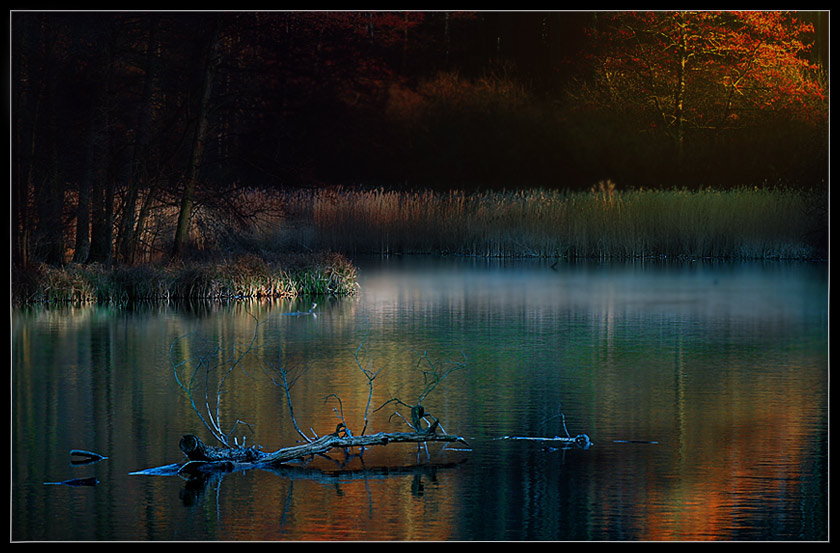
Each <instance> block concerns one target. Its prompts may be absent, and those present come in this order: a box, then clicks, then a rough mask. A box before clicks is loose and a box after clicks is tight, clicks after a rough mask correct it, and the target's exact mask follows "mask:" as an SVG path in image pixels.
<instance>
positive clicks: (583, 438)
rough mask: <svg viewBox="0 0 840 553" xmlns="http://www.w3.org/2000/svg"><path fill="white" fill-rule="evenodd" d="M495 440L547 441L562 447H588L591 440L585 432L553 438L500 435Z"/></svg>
mask: <svg viewBox="0 0 840 553" xmlns="http://www.w3.org/2000/svg"><path fill="white" fill-rule="evenodd" d="M496 439H497V440H525V441H531V442H547V443H550V444H557V445H560V446H563V447H579V448H580V449H589V447H590V446H591V445H592V441H591V440H590V439H589V436H587V435H586V434H578V435H577V436H574V437H571V436H569V437H566V438H563V437H561V436H554V437H553V438H540V437H530V436H502V437H500V438H496Z"/></svg>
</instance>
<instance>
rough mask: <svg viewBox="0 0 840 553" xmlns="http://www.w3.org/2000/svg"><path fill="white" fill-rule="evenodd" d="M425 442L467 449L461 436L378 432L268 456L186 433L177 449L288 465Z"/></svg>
mask: <svg viewBox="0 0 840 553" xmlns="http://www.w3.org/2000/svg"><path fill="white" fill-rule="evenodd" d="M428 442H448V443H452V442H460V443H463V444H465V445H467V446H469V444H467V441H466V440H465V439H464V438H463V437H461V436H455V435H451V434H435V433H432V432H378V433H376V434H368V435H363V436H351V435H348V434H345V435H340V434H339V433H338V432H335V433H333V434H327V435H325V436H322V437H320V438H318V439H317V440H315V441H312V442H309V443H305V444H300V445H294V446H289V447H284V448H281V449H278V450H277V451H274V452H271V453H266V452H263V451H261V450H259V449H257V448H256V447H248V448H245V447H239V448H225V447H213V446H209V445H207V444H205V443H204V442H202V441H201V439H199V438H198V437H197V436H194V435H192V434H187V435H185V436H184V437H182V438H181V443H180V448H181V451H182V452H183V453H184V455H186V456H187V458H188V459H189V460H190V461H197V462H204V463H228V464H229V463H235V464H237V465H241V464H248V463H251V464H261V465H263V464H283V463H289V462H292V461H297V460H301V459H306V458H308V457H312V456H314V455H321V454H324V453H327V452H328V451H330V450H331V449H347V448H352V447H370V446H376V445H387V444H391V443H428Z"/></svg>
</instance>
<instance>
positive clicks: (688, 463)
mask: <svg viewBox="0 0 840 553" xmlns="http://www.w3.org/2000/svg"><path fill="white" fill-rule="evenodd" d="M357 262H358V264H359V267H360V284H361V290H360V293H359V295H358V296H357V297H354V298H348V299H340V300H326V299H317V298H316V299H315V301H316V302H318V305H317V306H316V308H315V309H314V310H313V313H314V316H313V315H302V316H288V313H290V312H293V311H308V310H309V308H310V305H311V302H312V300H310V299H302V300H300V301H297V302H294V301H256V300H253V301H250V300H249V301H240V302H230V303H218V302H206V303H205V302H192V303H151V304H140V305H131V306H125V307H116V306H81V307H72V306H52V307H30V308H26V309H15V310H12V312H11V319H12V332H11V339H12V390H11V392H12V393H11V395H12V398H11V399H12V409H11V417H12V419H11V427H12V455H11V459H12V467H11V468H12V470H11V481H12V482H11V483H12V497H11V539H12V540H14V541H42V540H73V541H82V540H162V541H163V540H365V541H376V540H418V541H419V540H464V541H469V540H608V541H617V540H633V541H655V540H679V541H693V540H751V541H752V540H803V541H824V540H827V539H828V469H827V465H828V462H827V459H828V267H827V264H825V263H786V262H750V263H735V262H727V263H723V262H688V261H686V262H665V261H644V262H643V261H636V262H632V263H623V262H622V263H598V262H560V263H557V264H553V263H552V262H551V261H536V260H534V261H530V260H516V261H507V260H486V259H470V258H454V257H453V258H449V257H424V256H412V257H405V258H402V257H392V258H385V259H380V258H376V259H360V260H357ZM284 374H285V375H286V377H287V383H288V384H289V385H290V386H289V396H290V398H291V403H292V407H293V411H290V409H289V404H288V402H287V397H286V390H285V388H284V387H283V384H282V376H283V375H284ZM434 375H437V376H439V377H440V376H444V378H442V379H441V380H440V381H439V382H438V383H437V385H436V386H435V387H433V389H431V390H430V391H428V390H427V391H428V395H427V397H426V398H425V399H424V401H423V405H424V407H425V409H426V411H427V412H428V413H430V414H431V415H433V416H434V417H436V418H437V419H438V420H439V421H440V428H442V429H443V431H445V432H447V433H452V434H458V435H461V436H463V437H464V438H465V439H466V440H467V442H468V444H469V447H467V446H465V445H463V444H458V445H457V446H453V445H447V446H444V445H442V444H430V445H429V446H428V447H427V448H418V447H417V446H416V445H414V444H390V445H388V446H384V447H373V448H370V449H368V450H367V451H365V452H364V454H363V455H361V456H360V455H358V453H359V452H357V451H354V452H351V453H352V454H353V455H349V456H348V455H345V454H344V452H334V453H332V454H331V455H330V456H329V458H317V459H313V460H312V461H311V462H310V463H306V464H296V465H294V466H289V467H283V468H282V469H280V468H278V469H277V470H271V471H268V470H250V471H234V472H230V473H227V474H224V475H221V476H219V477H213V478H209V479H207V480H205V481H198V482H197V481H194V480H187V479H185V478H181V477H178V476H169V477H164V476H146V475H136V474H131V473H133V472H135V471H138V470H141V469H147V468H152V467H158V466H162V465H167V464H170V463H176V462H181V461H182V460H183V455H182V454H181V452H180V450H179V447H178V443H179V440H180V438H181V436H182V435H184V434H188V433H194V434H196V435H198V436H200V437H201V438H202V439H204V440H205V441H206V442H207V443H213V442H212V438H211V436H210V433H209V431H208V430H207V428H206V427H205V425H204V424H202V422H201V420H200V419H199V416H198V413H197V412H196V410H194V409H193V408H192V407H191V404H190V398H189V397H188V395H187V393H186V392H185V391H184V390H182V389H181V388H180V387H179V382H180V383H181V384H183V385H184V386H191V388H190V389H191V390H192V391H193V393H192V399H193V401H194V402H195V405H196V409H197V410H198V412H199V413H201V414H202V416H203V417H204V419H205V421H207V420H209V417H212V419H213V420H217V419H218V420H219V423H220V427H221V428H222V430H223V431H224V432H229V431H230V430H231V429H233V430H234V435H235V436H237V439H238V440H241V439H242V438H243V437H244V439H245V440H246V445H251V444H259V445H261V446H262V448H263V449H264V450H265V451H274V450H276V449H279V448H281V447H285V446H288V445H294V444H295V443H298V442H299V441H301V440H302V438H301V437H300V436H299V435H298V434H297V432H296V429H295V424H297V427H298V428H300V430H301V431H302V432H304V433H306V434H307V435H308V436H310V437H311V436H314V435H324V434H328V433H330V432H332V431H333V430H334V429H335V427H336V424H337V423H338V422H339V421H340V420H341V419H340V418H339V417H341V416H342V415H343V417H344V420H345V421H346V422H347V425H348V427H350V428H351V429H352V431H353V432H354V433H356V434H359V433H361V431H362V429H363V427H364V425H365V422H366V421H367V432H368V433H371V432H377V431H405V430H407V427H406V424H405V422H404V420H403V418H401V417H405V418H409V415H408V411H407V410H406V409H405V407H404V406H402V405H401V404H400V403H399V402H398V401H397V400H399V401H401V402H403V403H406V404H409V405H412V404H413V403H414V402H415V401H416V400H417V399H418V397H419V396H420V395H421V394H422V393H423V392H424V387H425V386H426V385H427V384H428V383H429V382H431V380H430V378H432V377H433V376H434ZM222 377H224V381H223V382H222V383H221V385H220V384H219V383H220V379H221V378H222ZM371 386H372V392H370V390H371ZM219 398H220V401H219V404H218V409H217V408H216V403H217V401H216V400H217V399H219ZM208 404H209V405H210V411H209V413H208V411H207V410H206V409H205V407H206V406H207V405H208ZM292 413H293V415H292ZM567 432H568V433H569V435H571V436H574V435H577V434H586V435H587V436H589V438H590V439H591V441H592V445H591V446H590V447H589V448H587V449H582V448H577V447H566V448H564V447H555V446H557V445H558V444H557V443H556V442H543V441H538V440H513V439H501V438H505V437H508V438H510V437H528V438H540V437H548V438H551V437H555V436H561V437H564V436H566V435H567ZM214 445H215V444H214ZM73 449H81V450H87V451H93V452H96V453H99V454H102V455H104V456H107V459H105V460H102V461H100V462H97V463H90V464H76V463H74V462H73V461H74V459H76V458H74V457H71V456H70V451H71V450H73ZM86 478H95V479H96V480H97V482H98V484H97V485H95V486H91V485H87V486H69V485H51V484H45V483H46V482H65V481H67V480H71V479H86Z"/></svg>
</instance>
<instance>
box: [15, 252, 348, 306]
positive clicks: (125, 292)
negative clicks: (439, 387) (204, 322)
mask: <svg viewBox="0 0 840 553" xmlns="http://www.w3.org/2000/svg"><path fill="white" fill-rule="evenodd" d="M357 289H358V283H357V275H356V268H355V266H354V265H353V264H352V263H351V262H350V261H349V260H348V259H347V258H346V257H344V256H343V255H340V254H334V253H325V254H311V255H303V254H301V255H285V256H282V257H276V256H272V257H270V258H269V259H266V258H263V257H260V256H256V255H253V254H242V255H238V256H234V257H230V258H227V259H221V260H215V261H204V262H178V263H170V264H166V265H164V264H152V263H148V264H142V265H136V266H131V267H129V266H116V267H113V268H110V269H109V268H106V267H104V266H102V265H99V264H90V265H77V264H69V265H66V266H64V267H53V266H49V265H44V264H41V265H38V266H36V267H33V268H32V269H30V270H28V271H21V270H13V275H12V298H13V305H27V304H36V303H92V302H116V303H124V302H131V301H138V300H168V299H212V300H232V299H241V298H271V299H288V298H297V297H303V296H336V297H338V296H351V295H353V294H355V293H356V291H357Z"/></svg>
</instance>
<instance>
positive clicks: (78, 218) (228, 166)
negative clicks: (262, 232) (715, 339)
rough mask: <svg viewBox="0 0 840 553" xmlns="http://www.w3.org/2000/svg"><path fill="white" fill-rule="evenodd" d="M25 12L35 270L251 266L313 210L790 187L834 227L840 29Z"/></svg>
mask: <svg viewBox="0 0 840 553" xmlns="http://www.w3.org/2000/svg"><path fill="white" fill-rule="evenodd" d="M10 18H11V21H10V27H11V40H10V43H11V66H10V68H11V69H10V71H11V75H10V80H11V87H10V88H11V98H10V101H11V121H10V125H11V129H10V136H11V156H10V157H11V204H12V207H11V234H12V240H11V246H12V256H11V257H12V266H13V275H14V273H16V272H21V271H24V270H26V269H29V268H32V267H35V266H38V265H39V264H46V265H47V266H63V265H66V264H69V263H72V264H79V265H92V264H97V266H105V267H112V266H133V265H137V264H141V263H147V262H159V261H162V260H163V261H166V260H172V259H180V258H183V257H184V256H187V255H194V254H195V253H196V252H200V251H205V252H207V251H213V250H215V251H220V250H224V249H225V248H228V249H229V248H230V247H231V243H234V242H236V241H237V240H239V241H238V242H236V243H237V244H238V247H239V248H243V247H244V246H243V244H242V239H241V237H242V236H244V235H246V234H247V229H252V228H253V226H254V225H255V224H257V223H259V222H260V221H263V222H265V221H269V222H274V223H276V222H277V221H280V223H276V224H281V225H286V226H287V227H292V226H294V225H295V224H298V223H295V222H293V221H291V220H290V218H289V217H290V214H291V211H290V205H289V203H290V200H289V198H290V197H295V198H298V197H300V194H301V193H309V194H318V196H317V198H318V199H319V201H321V202H324V201H326V200H329V198H335V197H338V198H339V200H338V202H339V207H338V210H337V211H339V212H340V211H342V205H341V198H342V197H343V196H342V194H345V193H347V192H348V191H349V192H350V193H351V196H349V197H350V198H351V199H352V198H353V196H352V194H356V193H367V192H369V191H372V190H373V191H376V190H378V191H381V192H382V193H383V194H388V193H391V192H394V193H399V194H409V193H431V194H452V193H456V194H461V193H463V194H473V193H490V192H494V191H495V192H498V193H500V194H501V193H503V192H504V191H517V190H541V191H547V192H546V193H548V194H555V193H559V194H575V193H580V192H584V193H585V192H587V191H590V190H592V191H594V193H595V195H596V196H597V194H601V195H602V196H603V195H604V194H609V198H608V199H609V204H607V202H606V201H605V202H604V205H610V206H611V205H613V204H612V200H613V187H617V190H618V191H639V190H653V191H662V190H680V191H682V193H686V192H692V191H707V192H708V191H710V190H713V191H717V192H721V193H726V191H733V190H740V191H743V190H756V189H758V190H762V191H773V190H783V191H784V192H785V193H786V194H787V193H789V192H790V191H793V192H795V193H796V194H803V195H807V198H806V200H804V201H803V202H804V203H801V204H800V203H797V204H796V205H797V206H800V207H801V206H804V207H801V209H800V207H797V209H799V210H800V211H802V210H805V212H806V217H807V218H808V220H810V221H814V220H816V221H817V222H818V223H819V224H818V225H816V227H815V228H816V230H815V228H809V229H805V230H803V232H806V231H807V232H811V233H812V232H817V233H820V232H822V233H823V234H825V232H827V231H826V230H825V229H827V200H826V197H827V190H828V14H827V12H693V13H684V12H639V13H635V12H632V13H631V12H564V11H557V12H446V11H428V12H423V11H421V12H409V11H395V12H386V11H375V12H360V11H336V12H314V11H313V12H309V11H289V12H282V11H272V12H166V11H163V12H73V11H61V12H49V11H46V12H39V11H13V12H11V14H10ZM599 183H600V184H599ZM604 183H608V184H606V185H605V184H604ZM598 186H600V189H598ZM605 186H606V189H605ZM605 190H606V191H605ZM324 194H327V196H326V200H325V196H324ZM290 195H292V196H290ZM348 201H349V200H348ZM403 203H404V202H403ZM347 209H349V207H348V208H347ZM738 209H744V208H743V206H739V207H738ZM745 209H746V210H747V211H748V210H749V209H750V208H749V207H747V208H745ZM313 210H315V208H313V207H311V206H310V207H309V208H308V210H307V209H301V210H298V212H296V213H295V214H296V216H298V219H299V220H300V218H306V217H310V218H311V217H313V216H314V215H313V213H312V211H313ZM344 211H346V209H345V210H344ZM774 216H780V217H784V214H781V215H779V214H778V213H777V214H776V215H774ZM757 217H759V218H761V217H764V218H767V217H768V216H766V215H764V214H758V215H757ZM299 220H298V222H299ZM823 223H824V224H823ZM266 224H268V223H266ZM775 224H778V222H776V223H775ZM296 228H297V227H296ZM236 235H238V236H239V238H236ZM231 236H233V238H231ZM225 237H227V238H225ZM824 239H825V236H823V237H822V238H819V239H818V241H820V240H821V241H824ZM285 245H286V246H288V248H290V249H293V244H291V243H285ZM552 247H553V246H552ZM245 249H246V250H247V249H248V248H245ZM631 250H632V248H631ZM250 251H255V248H253V247H252V248H250ZM577 251H578V253H579V254H581V255H585V254H586V253H587V252H588V250H587V251H583V250H582V249H579V250H577ZM637 253H638V251H636V250H632V251H631V254H637ZM566 254H568V251H566Z"/></svg>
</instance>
